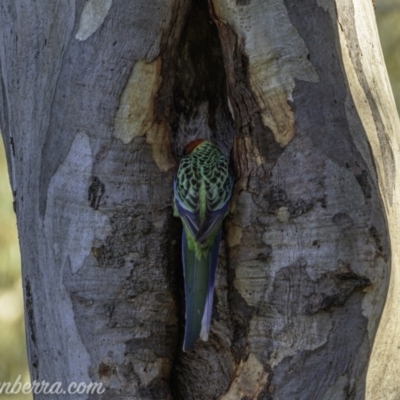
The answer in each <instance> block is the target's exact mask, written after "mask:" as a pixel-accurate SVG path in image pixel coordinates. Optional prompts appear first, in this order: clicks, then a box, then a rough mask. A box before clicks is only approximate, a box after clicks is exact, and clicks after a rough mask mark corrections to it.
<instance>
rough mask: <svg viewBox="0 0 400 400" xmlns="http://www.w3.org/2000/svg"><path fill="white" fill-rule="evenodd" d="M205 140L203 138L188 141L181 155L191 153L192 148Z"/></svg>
mask: <svg viewBox="0 0 400 400" xmlns="http://www.w3.org/2000/svg"><path fill="white" fill-rule="evenodd" d="M205 141H206V140H205V139H196V140H193V141H192V142H190V143H188V144H187V145H186V146H185V148H184V149H183V155H184V156H188V155H189V154H192V152H193V150H194V149H195V148H196V147H197V146H199V145H201V144H202V143H203V142H205Z"/></svg>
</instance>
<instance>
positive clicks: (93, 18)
mask: <svg viewBox="0 0 400 400" xmlns="http://www.w3.org/2000/svg"><path fill="white" fill-rule="evenodd" d="M112 3H113V0H88V1H86V3H85V6H84V7H83V10H82V14H81V19H80V21H79V29H78V32H77V33H76V35H75V39H77V40H86V39H87V38H89V37H90V36H92V35H93V33H95V32H96V31H97V30H98V29H99V28H100V26H101V25H102V24H103V22H104V20H105V18H106V16H107V14H108V12H109V11H110V8H111V6H112Z"/></svg>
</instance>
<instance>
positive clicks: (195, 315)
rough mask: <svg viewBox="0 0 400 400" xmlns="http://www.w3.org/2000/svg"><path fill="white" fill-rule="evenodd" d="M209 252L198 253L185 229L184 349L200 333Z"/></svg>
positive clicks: (206, 288) (188, 347) (183, 246)
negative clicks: (189, 241) (190, 242)
mask: <svg viewBox="0 0 400 400" xmlns="http://www.w3.org/2000/svg"><path fill="white" fill-rule="evenodd" d="M189 240H190V239H189ZM197 253H198V252H197ZM209 253H210V252H209V250H205V252H204V253H203V254H201V255H200V257H199V254H197V255H196V251H195V250H194V248H193V246H191V245H190V244H189V243H188V242H187V238H186V233H185V229H184V230H183V233H182V259H183V262H184V265H183V268H184V278H185V297H186V326H185V339H184V342H183V351H188V350H191V349H192V348H193V347H194V345H195V343H196V341H197V339H198V337H199V335H200V331H201V324H202V319H203V314H204V307H205V304H206V300H207V293H208V282H209V265H210V254H209Z"/></svg>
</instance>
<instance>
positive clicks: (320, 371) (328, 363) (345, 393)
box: [271, 293, 368, 400]
mask: <svg viewBox="0 0 400 400" xmlns="http://www.w3.org/2000/svg"><path fill="white" fill-rule="evenodd" d="M360 307H361V294H360V293H357V295H356V296H355V298H354V299H353V301H351V303H350V304H348V305H347V306H346V307H345V308H344V309H342V310H340V311H339V312H338V313H337V314H336V313H335V314H336V315H334V316H333V319H334V322H333V324H332V328H331V330H330V333H329V338H328V339H327V340H326V343H324V344H323V345H321V346H320V347H319V348H317V349H314V350H305V351H299V352H297V353H296V354H295V355H293V356H290V357H286V358H285V359H284V360H283V361H282V362H281V363H280V364H279V365H278V366H277V367H276V368H275V369H274V370H273V373H274V376H273V379H272V385H273V387H274V388H275V392H274V394H273V396H272V397H271V398H274V399H284V400H286V399H307V400H308V399H326V400H331V399H333V398H334V399H341V400H342V399H355V398H360V399H363V398H364V390H365V389H364V384H363V386H362V388H360V389H358V390H357V391H356V393H352V391H353V390H354V381H355V380H356V379H357V377H358V376H359V375H358V374H359V373H357V372H354V371H352V366H353V364H354V359H356V360H357V361H356V362H357V363H359V364H360V366H364V365H365V364H364V363H366V362H367V361H368V351H367V349H366V348H365V347H364V348H363V346H364V343H365V342H363V340H364V336H363V335H360V332H365V331H366V329H367V319H366V318H365V317H364V316H363V315H361V314H360V312H356V310H357V311H359V308H360ZM349 313H354V314H352V315H354V317H353V318H352V320H351V322H349V320H348V319H346V314H349ZM321 360H322V361H321ZM364 368H365V367H364ZM339 377H342V379H345V380H346V383H345V384H343V383H342V384H341V385H340V386H339V387H336V389H337V391H335V392H334V397H332V396H329V393H332V391H331V388H332V386H333V385H336V384H337V380H338V379H340V378H339ZM361 380H362V381H363V378H361ZM363 383H364V381H363Z"/></svg>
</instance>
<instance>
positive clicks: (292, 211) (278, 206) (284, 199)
mask: <svg viewBox="0 0 400 400" xmlns="http://www.w3.org/2000/svg"><path fill="white" fill-rule="evenodd" d="M264 199H265V200H266V202H267V209H268V212H269V213H271V214H277V216H278V218H280V219H281V220H282V219H283V218H284V216H283V213H284V212H287V214H288V217H289V218H297V217H299V216H300V215H302V214H305V213H306V212H308V211H310V210H311V209H312V208H313V204H312V203H307V202H306V201H304V200H303V199H297V200H294V201H293V200H290V199H289V198H288V196H287V194H286V192H285V191H284V190H283V189H282V188H280V187H278V186H272V187H271V188H270V190H269V191H268V192H267V193H266V194H265V195H264Z"/></svg>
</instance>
